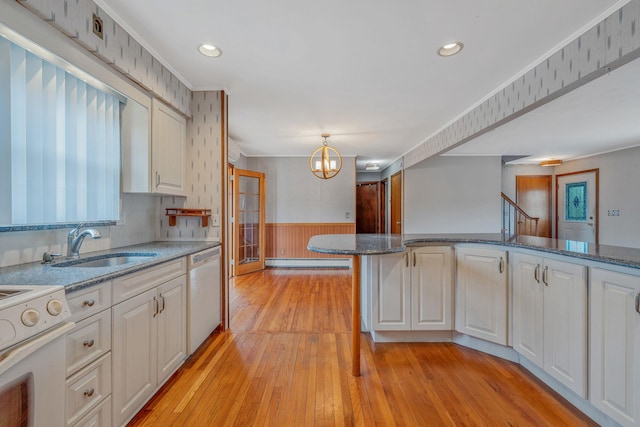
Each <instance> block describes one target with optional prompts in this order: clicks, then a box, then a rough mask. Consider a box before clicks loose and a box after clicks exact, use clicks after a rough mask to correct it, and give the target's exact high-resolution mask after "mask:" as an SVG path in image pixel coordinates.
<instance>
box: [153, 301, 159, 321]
mask: <svg viewBox="0 0 640 427" xmlns="http://www.w3.org/2000/svg"><path fill="white" fill-rule="evenodd" d="M153 302H154V303H155V305H156V312H155V313H153V317H156V316H157V315H158V314H159V313H160V303H158V298H156V297H153Z"/></svg>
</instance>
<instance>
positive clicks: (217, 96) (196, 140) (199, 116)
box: [156, 91, 223, 240]
mask: <svg viewBox="0 0 640 427" xmlns="http://www.w3.org/2000/svg"><path fill="white" fill-rule="evenodd" d="M222 96H223V92H217V91H215V92H193V93H192V95H191V113H192V118H191V120H189V121H187V155H186V158H187V197H186V198H185V197H172V196H163V197H160V198H158V205H159V206H158V213H159V215H160V218H159V221H157V222H156V223H157V224H158V229H157V230H156V236H158V238H160V239H163V240H165V239H168V240H172V239H180V240H185V239H187V240H189V239H196V240H202V239H208V240H220V231H221V228H220V222H221V221H222V220H223V219H222V212H221V209H222V206H221V203H222V182H221V180H222V169H221V168H222V167H223V165H222V162H221V157H222V156H221V153H222V152H221V150H222V146H221V144H222V99H221V97H222ZM166 208H197V209H211V214H212V219H213V216H215V215H217V216H218V218H219V225H213V222H214V221H213V220H211V221H210V222H209V227H201V225H200V219H199V218H189V217H178V221H177V224H176V225H175V226H174V227H169V225H168V218H167V217H166V216H165V215H164V213H165V209H166Z"/></svg>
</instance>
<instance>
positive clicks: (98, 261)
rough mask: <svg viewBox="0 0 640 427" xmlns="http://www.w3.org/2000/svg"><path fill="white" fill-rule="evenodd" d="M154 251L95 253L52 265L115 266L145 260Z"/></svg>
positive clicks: (152, 254) (154, 254)
mask: <svg viewBox="0 0 640 427" xmlns="http://www.w3.org/2000/svg"><path fill="white" fill-rule="evenodd" d="M157 255H158V254H156V253H136V252H119V253H113V254H107V255H96V256H93V257H87V258H81V259H74V260H69V261H63V262H59V263H55V264H52V265H51V266H52V267H82V268H85V267H115V266H118V265H124V264H130V263H132V262H140V261H147V260H149V258H152V257H155V256H157Z"/></svg>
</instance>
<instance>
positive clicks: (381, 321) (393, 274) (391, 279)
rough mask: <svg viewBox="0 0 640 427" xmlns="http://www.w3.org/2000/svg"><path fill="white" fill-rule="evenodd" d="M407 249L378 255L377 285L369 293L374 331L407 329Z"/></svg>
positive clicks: (408, 287) (409, 325) (408, 274)
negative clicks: (402, 251)
mask: <svg viewBox="0 0 640 427" xmlns="http://www.w3.org/2000/svg"><path fill="white" fill-rule="evenodd" d="M410 274H411V273H410V271H409V252H404V253H395V254H388V255H382V256H379V257H378V280H377V286H375V289H373V292H372V294H371V297H372V302H373V304H372V305H373V313H372V322H373V325H372V326H373V329H374V330H376V331H408V330H410V329H411V318H410V317H409V313H410V311H409V310H410V300H411V284H410V279H409V277H410Z"/></svg>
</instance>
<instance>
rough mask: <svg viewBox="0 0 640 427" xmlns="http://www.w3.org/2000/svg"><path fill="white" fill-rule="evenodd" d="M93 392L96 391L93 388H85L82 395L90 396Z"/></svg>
mask: <svg viewBox="0 0 640 427" xmlns="http://www.w3.org/2000/svg"><path fill="white" fill-rule="evenodd" d="M95 392H96V391H95V389H93V388H92V389H91V390H85V391H84V395H85V397H91V396H93V394H94V393H95Z"/></svg>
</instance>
